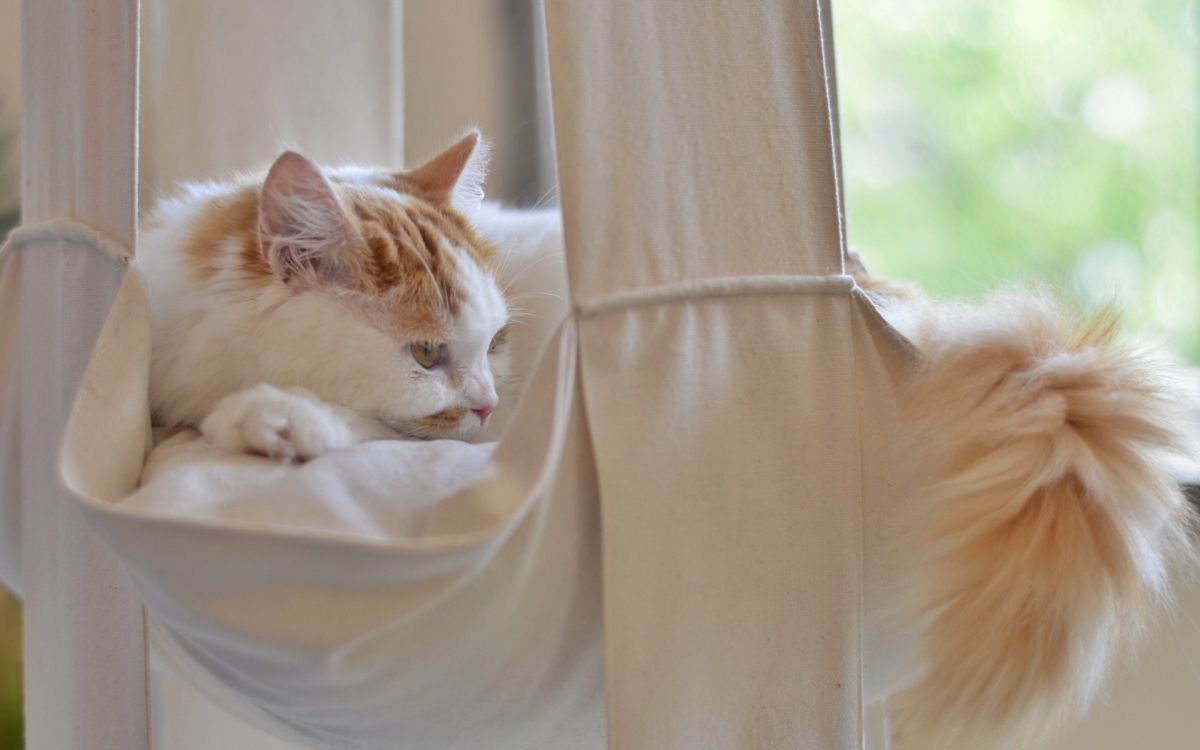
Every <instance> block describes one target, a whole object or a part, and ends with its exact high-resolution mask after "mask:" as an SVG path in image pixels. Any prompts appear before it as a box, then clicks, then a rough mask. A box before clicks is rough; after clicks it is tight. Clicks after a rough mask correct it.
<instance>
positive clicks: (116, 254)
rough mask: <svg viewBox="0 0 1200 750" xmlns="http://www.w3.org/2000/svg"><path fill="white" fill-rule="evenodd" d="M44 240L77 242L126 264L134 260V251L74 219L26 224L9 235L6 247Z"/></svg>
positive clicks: (48, 220)
mask: <svg viewBox="0 0 1200 750" xmlns="http://www.w3.org/2000/svg"><path fill="white" fill-rule="evenodd" d="M43 240H66V241H68V242H77V243H79V244H83V245H91V246H92V247H94V248H96V249H98V250H102V251H104V252H106V253H108V254H109V255H110V256H111V257H112V258H113V260H116V261H117V262H119V263H122V264H126V263H129V261H131V260H133V251H132V250H130V249H129V248H128V247H126V246H125V245H124V243H121V242H117V241H116V240H114V239H113V238H112V237H109V236H108V235H106V234H105V233H103V232H101V231H100V230H98V229H95V228H93V227H90V226H88V225H87V224H83V223H81V222H78V221H75V220H73V219H47V220H46V221H39V222H35V223H33V224H25V225H23V226H19V227H16V228H14V229H13V230H12V231H11V232H9V233H8V239H7V241H6V242H5V244H6V245H13V246H14V247H16V246H19V245H25V244H27V243H30V242H40V241H43Z"/></svg>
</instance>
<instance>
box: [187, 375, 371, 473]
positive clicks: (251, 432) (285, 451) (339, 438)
mask: <svg viewBox="0 0 1200 750" xmlns="http://www.w3.org/2000/svg"><path fill="white" fill-rule="evenodd" d="M200 432H201V433H202V434H203V435H204V436H205V437H206V438H208V440H210V441H211V442H212V443H213V444H214V445H216V446H218V447H220V448H225V449H226V450H231V451H235V452H238V453H257V454H259V455H263V456H269V457H271V458H278V459H284V460H288V461H292V460H295V461H307V460H309V459H310V458H315V457H317V456H319V455H321V454H323V453H328V452H329V451H333V450H338V449H339V448H345V447H348V446H350V445H353V444H354V442H355V439H354V434H353V431H352V430H351V428H350V425H348V424H347V423H346V420H345V419H344V418H343V417H342V415H340V414H339V413H338V411H337V409H336V408H335V407H333V406H332V405H330V404H327V403H325V402H323V401H321V400H320V399H319V398H317V397H316V396H314V395H313V394H311V393H309V392H308V391H305V390H301V389H299V388H293V389H287V390H284V389H281V388H276V387H275V386H272V385H267V384H265V383H264V384H262V385H257V386H255V387H253V388H248V389H246V390H244V391H239V392H237V393H232V394H230V395H228V396H226V397H225V398H223V399H221V400H220V401H218V402H217V404H216V406H215V407H214V408H213V410H212V413H211V414H209V415H208V416H207V417H205V418H204V421H202V422H201V423H200Z"/></svg>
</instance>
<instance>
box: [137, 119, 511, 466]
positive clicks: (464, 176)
mask: <svg viewBox="0 0 1200 750" xmlns="http://www.w3.org/2000/svg"><path fill="white" fill-rule="evenodd" d="M486 158H487V147H486V144H484V143H483V141H482V140H481V139H480V137H479V134H478V133H477V132H471V133H468V134H467V135H466V136H465V137H463V138H462V139H461V140H459V141H458V142H457V143H455V144H454V145H453V146H451V147H450V148H448V149H447V150H446V151H444V152H443V153H441V154H439V155H438V156H436V157H434V158H433V159H431V160H430V161H429V162H427V163H426V164H424V165H422V166H420V167H418V168H416V169H413V170H409V171H401V172H394V171H386V170H378V169H365V168H358V167H347V168H337V169H322V168H319V167H317V166H316V165H315V164H313V163H312V162H310V161H309V160H307V159H306V158H304V157H303V156H300V155H299V154H296V153H293V152H287V153H284V154H283V155H282V156H280V157H279V158H278V159H277V160H276V161H275V163H274V164H273V165H272V166H271V168H270V170H269V171H268V172H267V174H266V175H265V176H261V175H260V176H256V177H248V178H245V179H241V180H236V181H233V182H229V183H209V184H200V185H191V186H188V187H186V188H185V190H184V192H183V193H182V195H180V196H178V197H176V198H174V199H171V200H167V201H165V202H163V203H162V204H161V205H160V206H159V207H158V209H157V210H156V212H155V213H154V214H153V216H152V217H151V218H150V219H149V220H148V221H147V222H146V225H145V227H144V228H143V230H142V232H141V234H140V237H139V250H138V253H139V258H140V259H141V262H142V264H143V268H144V272H145V274H146V278H147V281H148V286H149V290H150V299H151V311H152V321H153V357H152V373H151V388H150V400H151V407H152V409H153V412H154V415H155V418H156V421H157V422H158V423H159V424H160V425H161V426H165V427H174V426H196V427H198V428H199V430H200V431H201V432H202V433H203V434H204V435H205V436H206V437H207V438H208V439H209V440H211V441H212V442H213V443H215V444H217V445H218V446H221V447H224V448H227V449H230V450H234V451H244V452H251V453H259V454H263V455H266V456H271V457H275V458H284V459H297V460H305V459H310V458H313V457H315V456H318V455H320V454H322V453H325V452H327V451H331V450H335V449H338V448H344V447H346V446H349V445H352V444H354V443H358V442H361V441H363V440H367V439H372V438H384V437H403V436H408V437H413V438H460V439H469V438H472V437H474V436H476V435H477V434H479V432H480V431H481V429H482V428H483V427H484V425H485V424H486V423H487V422H488V419H489V416H490V415H491V413H492V411H493V410H494V409H495V408H496V406H497V402H498V396H497V391H496V380H497V378H498V377H503V375H504V371H505V369H506V364H507V362H506V351H505V349H506V348H505V337H506V331H507V325H508V322H509V304H508V301H507V300H506V298H505V294H504V291H503V290H502V289H501V286H500V283H499V281H498V278H497V265H498V262H499V259H498V258H497V253H496V249H495V248H494V247H493V246H492V244H491V243H489V242H488V241H486V240H485V239H483V238H482V237H481V236H480V235H479V233H478V232H476V231H475V229H474V228H473V226H472V224H471V223H470V221H468V219H467V216H468V215H470V214H471V213H472V212H474V211H476V210H478V209H479V207H480V201H481V200H482V197H483V192H482V188H481V183H482V180H483V175H484V167H485V162H486Z"/></svg>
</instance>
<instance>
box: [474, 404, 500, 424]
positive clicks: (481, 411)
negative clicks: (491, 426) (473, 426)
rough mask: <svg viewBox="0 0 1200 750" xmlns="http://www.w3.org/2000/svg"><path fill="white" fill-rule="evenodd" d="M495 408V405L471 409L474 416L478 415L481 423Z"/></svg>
mask: <svg viewBox="0 0 1200 750" xmlns="http://www.w3.org/2000/svg"><path fill="white" fill-rule="evenodd" d="M495 408H496V407H495V406H481V407H479V408H478V409H472V410H471V411H473V412H475V416H477V417H479V422H480V424H482V423H484V422H486V421H487V418H488V417H490V416H491V415H492V410H494V409H495Z"/></svg>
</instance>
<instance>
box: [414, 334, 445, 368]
mask: <svg viewBox="0 0 1200 750" xmlns="http://www.w3.org/2000/svg"><path fill="white" fill-rule="evenodd" d="M442 349H443V346H442V345H441V344H438V343H435V342H433V341H417V342H414V343H413V344H410V345H409V347H408V350H409V351H410V352H412V356H413V359H415V360H417V364H419V365H420V366H421V367H424V368H425V369H426V370H430V369H433V367H435V366H436V365H437V363H439V362H441V361H442Z"/></svg>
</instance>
